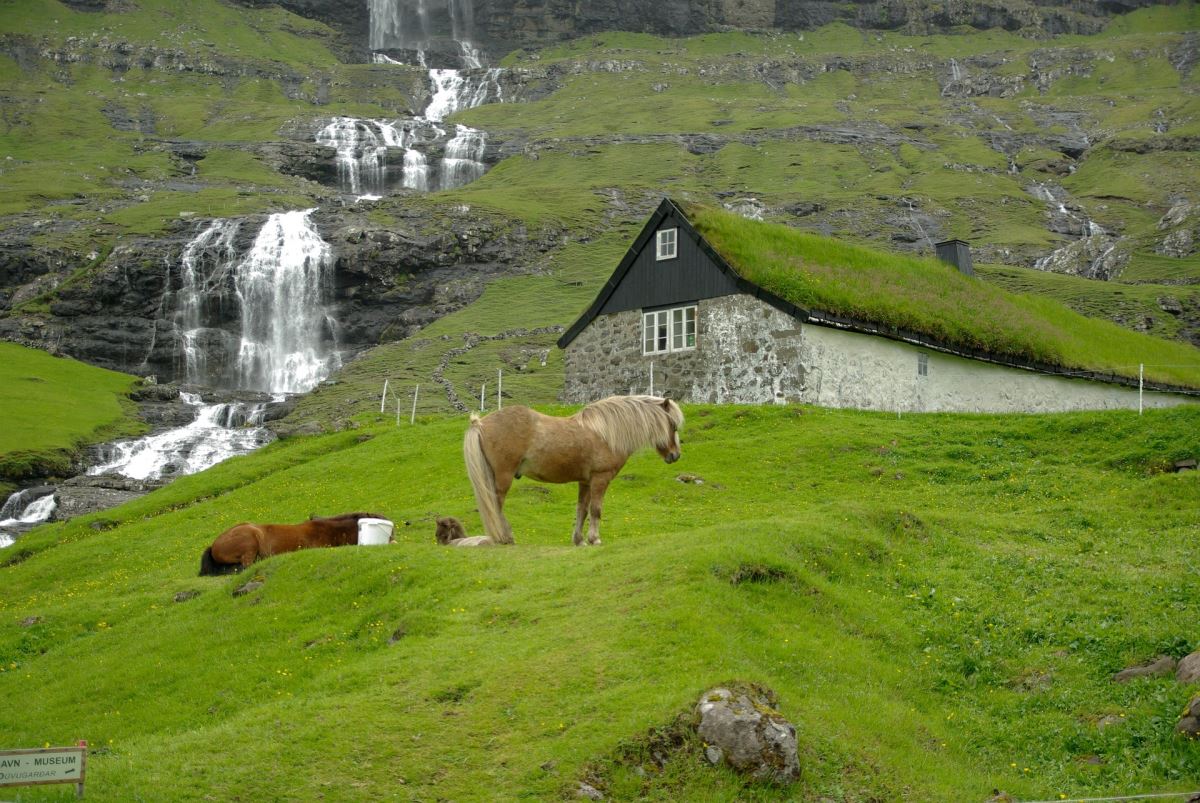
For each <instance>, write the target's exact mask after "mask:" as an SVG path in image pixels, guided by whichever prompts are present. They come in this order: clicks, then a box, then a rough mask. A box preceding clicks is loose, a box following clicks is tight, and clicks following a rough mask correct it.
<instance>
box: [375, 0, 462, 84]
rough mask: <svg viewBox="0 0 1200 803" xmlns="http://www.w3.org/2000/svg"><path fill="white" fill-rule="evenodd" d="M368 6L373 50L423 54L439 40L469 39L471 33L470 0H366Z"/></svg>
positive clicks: (459, 40)
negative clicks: (405, 51)
mask: <svg viewBox="0 0 1200 803" xmlns="http://www.w3.org/2000/svg"><path fill="white" fill-rule="evenodd" d="M368 5H369V9H370V12H371V14H370V16H371V30H370V46H371V49H372V50H415V51H419V52H422V53H424V52H426V51H428V50H431V49H432V47H433V46H434V44H435V43H436V42H437V40H439V39H449V40H452V41H454V42H469V41H470V40H471V39H472V37H473V36H474V29H475V6H474V3H472V2H471V0H368ZM465 66H468V67H471V66H476V67H478V66H480V65H479V64H475V65H471V64H467V65H465Z"/></svg>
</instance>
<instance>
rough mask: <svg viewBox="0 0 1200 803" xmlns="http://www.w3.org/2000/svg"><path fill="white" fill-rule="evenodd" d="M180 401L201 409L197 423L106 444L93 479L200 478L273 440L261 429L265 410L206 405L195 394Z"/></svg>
mask: <svg viewBox="0 0 1200 803" xmlns="http://www.w3.org/2000/svg"><path fill="white" fill-rule="evenodd" d="M180 396H181V397H182V399H183V401H184V403H185V404H187V405H189V406H191V407H195V408H196V418H195V420H194V421H192V423H190V424H188V425H187V426H184V427H177V428H175V429H171V430H167V431H166V432H161V433H159V434H157V435H151V436H148V437H145V438H137V439H135V440H128V441H116V442H115V443H110V444H106V445H105V446H104V447H103V449H102V455H103V456H102V462H101V463H100V464H99V465H96V466H93V467H92V468H90V469H88V474H90V475H98V474H120V475H122V476H125V477H130V478H132V479H137V480H157V479H162V478H164V477H168V476H183V475H185V474H194V473H196V472H197V471H203V470H204V469H206V468H209V467H210V466H215V465H216V464H217V463H220V462H221V461H222V460H226V459H228V458H230V457H232V456H234V455H238V454H245V453H246V452H249V451H252V450H254V449H257V448H258V447H260V446H262V445H264V444H265V443H267V442H268V441H269V440H270V439H271V438H270V434H269V433H268V432H267V431H266V430H265V429H263V428H262V426H260V425H261V424H262V422H263V414H264V410H265V405H262V404H241V403H231V404H204V403H203V401H201V399H200V396H199V395H197V394H195V393H182V394H180Z"/></svg>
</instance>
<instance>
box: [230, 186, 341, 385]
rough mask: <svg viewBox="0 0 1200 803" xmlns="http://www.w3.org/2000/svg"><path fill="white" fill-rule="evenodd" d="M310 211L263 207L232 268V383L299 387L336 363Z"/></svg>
mask: <svg viewBox="0 0 1200 803" xmlns="http://www.w3.org/2000/svg"><path fill="white" fill-rule="evenodd" d="M312 212H313V210H311V209H309V210H307V211H294V212H283V213H276V214H273V215H271V217H270V218H268V219H267V222H266V223H264V224H263V227H262V229H260V230H259V232H258V237H257V238H256V239H255V241H254V245H253V247H251V249H250V253H249V254H247V255H246V258H245V259H243V260H242V261H241V263H240V264H239V265H238V266H237V268H236V271H235V274H234V282H235V285H236V287H237V294H238V298H239V299H240V301H241V307H242V317H241V323H242V341H241V345H240V348H239V350H238V358H237V367H238V386H239V387H242V388H248V389H253V390H265V391H270V392H272V393H305V392H307V391H309V390H312V389H313V388H314V387H316V386H317V383H318V382H320V381H321V380H322V379H324V378H325V377H326V376H328V375H329V373H330V372H331V371H333V370H334V369H336V368H338V367H340V365H341V362H340V359H339V357H338V354H337V351H336V349H335V348H334V345H333V344H334V342H335V340H336V326H335V324H334V321H333V319H332V318H331V317H330V316H329V314H328V313H327V312H326V311H325V302H326V300H327V298H328V297H329V295H330V291H331V289H332V279H333V276H332V273H333V255H332V250H331V249H330V247H329V245H328V244H327V243H326V242H325V241H324V240H322V239H321V235H320V234H318V233H317V230H316V229H315V228H314V227H313V225H312V221H311V220H310V215H311V214H312Z"/></svg>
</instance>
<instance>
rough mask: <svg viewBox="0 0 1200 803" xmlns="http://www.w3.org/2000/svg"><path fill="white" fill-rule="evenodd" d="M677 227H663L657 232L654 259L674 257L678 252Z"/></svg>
mask: <svg viewBox="0 0 1200 803" xmlns="http://www.w3.org/2000/svg"><path fill="white" fill-rule="evenodd" d="M678 243H679V229H663V230H662V231H660V232H658V238H657V248H655V251H654V256H655V259H658V260H663V259H674V258H675V257H676V256H677V255H678V253H679V249H678Z"/></svg>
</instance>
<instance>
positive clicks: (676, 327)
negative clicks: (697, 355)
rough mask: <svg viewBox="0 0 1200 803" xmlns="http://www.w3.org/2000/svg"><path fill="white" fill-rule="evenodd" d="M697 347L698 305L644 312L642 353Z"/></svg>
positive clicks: (668, 351) (669, 351)
mask: <svg viewBox="0 0 1200 803" xmlns="http://www.w3.org/2000/svg"><path fill="white" fill-rule="evenodd" d="M694 348H696V305H695V304H692V305H690V306H687V307H675V308H674V309H659V310H654V311H653V312H644V313H642V353H643V354H669V353H671V352H674V351H691V350H692V349H694Z"/></svg>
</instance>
